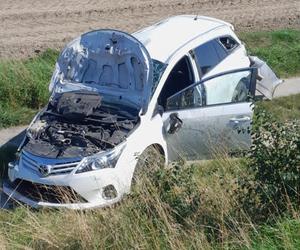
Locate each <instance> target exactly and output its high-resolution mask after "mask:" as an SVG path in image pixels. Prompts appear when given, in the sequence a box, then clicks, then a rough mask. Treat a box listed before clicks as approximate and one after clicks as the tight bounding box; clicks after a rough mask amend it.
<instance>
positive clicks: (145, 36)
mask: <svg viewBox="0 0 300 250" xmlns="http://www.w3.org/2000/svg"><path fill="white" fill-rule="evenodd" d="M221 26H227V27H230V28H232V29H233V26H232V25H231V24H229V23H226V22H224V21H221V20H218V19H215V18H210V17H206V16H195V15H193V16H192V15H181V16H174V17H170V18H168V19H165V20H162V21H160V22H158V23H156V24H154V25H152V26H149V27H146V28H144V29H142V30H139V31H137V32H135V33H133V34H132V35H133V36H134V37H136V38H137V39H138V40H139V41H140V42H142V43H143V44H144V46H145V47H146V49H147V50H148V52H149V54H150V56H151V58H152V59H156V60H159V61H161V62H163V63H165V62H166V61H167V60H168V58H169V57H170V56H171V55H172V54H174V53H175V52H176V51H177V50H178V49H179V48H181V47H182V46H184V45H185V44H187V43H188V42H190V41H191V40H193V39H195V38H197V37H199V36H202V35H204V34H206V33H207V32H209V31H212V30H214V29H216V28H219V27H221Z"/></svg>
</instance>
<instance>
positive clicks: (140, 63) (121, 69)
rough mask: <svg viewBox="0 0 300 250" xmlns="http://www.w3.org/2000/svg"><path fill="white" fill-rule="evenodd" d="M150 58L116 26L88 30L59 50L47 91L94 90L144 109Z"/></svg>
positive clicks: (147, 96)
mask: <svg viewBox="0 0 300 250" xmlns="http://www.w3.org/2000/svg"><path fill="white" fill-rule="evenodd" d="M152 77H153V72H152V61H151V58H150V56H149V54H148V52H147V50H146V49H145V47H144V46H143V44H142V43H141V42H139V41H138V40H137V39H136V38H134V37H132V36H131V35H129V34H127V33H124V32H121V31H116V30H97V31H92V32H88V33H86V34H83V35H81V36H80V37H78V38H76V39H75V40H73V41H72V42H71V43H69V44H68V45H67V46H66V48H65V49H64V50H63V51H62V53H61V54H60V56H59V58H58V60H57V63H56V69H55V72H54V74H53V76H52V79H51V83H50V86H49V90H50V92H52V91H55V92H60V93H61V92H67V91H73V90H80V89H84V90H89V91H97V92H99V93H100V94H102V95H103V96H105V95H107V96H112V99H114V100H119V101H120V102H122V103H130V104H131V105H133V106H135V107H137V108H139V109H142V113H145V112H146V110H147V106H148V102H149V99H150V92H151V87H152V82H153V81H152Z"/></svg>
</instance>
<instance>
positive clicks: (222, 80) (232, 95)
mask: <svg viewBox="0 0 300 250" xmlns="http://www.w3.org/2000/svg"><path fill="white" fill-rule="evenodd" d="M250 83H251V71H250V70H247V71H241V72H235V73H232V74H226V75H222V76H219V77H215V78H213V79H210V80H208V81H205V82H204V83H203V86H204V89H205V96H206V99H205V101H206V105H216V104H223V103H233V102H243V101H246V100H247V99H248V95H249V90H250Z"/></svg>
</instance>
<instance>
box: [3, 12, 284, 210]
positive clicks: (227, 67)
mask: <svg viewBox="0 0 300 250" xmlns="http://www.w3.org/2000/svg"><path fill="white" fill-rule="evenodd" d="M258 68H259V69H258ZM258 71H259V72H260V76H258V74H257V72H258ZM279 83H280V80H279V79H277V78H276V76H275V75H274V73H273V72H272V71H271V70H270V68H269V67H268V66H267V65H266V64H265V63H264V62H263V61H261V60H259V59H258V58H254V57H253V58H250V57H248V56H247V53H246V50H245V47H244V45H243V44H242V43H241V41H240V40H239V38H238V37H237V36H236V35H235V33H234V29H233V26H232V25H230V24H228V23H226V22H223V21H220V20H217V19H213V18H209V17H203V16H196V17H195V16H176V17H171V18H169V19H166V20H163V21H161V22H159V23H157V24H155V25H153V26H150V27H148V28H145V29H143V30H141V31H138V32H136V33H134V34H132V35H129V34H127V33H124V32H121V31H116V30H110V29H106V30H96V31H92V32H88V33H86V34H83V35H81V36H80V37H78V38H77V39H75V40H74V41H72V42H71V43H70V44H68V45H67V46H66V48H65V49H64V50H63V51H62V53H61V54H60V56H59V59H58V61H57V64H56V69H55V72H54V74H53V77H52V79H51V83H50V86H49V90H50V93H51V97H50V100H49V103H48V105H47V106H46V107H45V108H44V109H43V110H42V111H41V112H39V113H38V115H37V116H36V117H35V118H34V120H33V121H32V123H31V124H30V126H29V127H28V129H27V134H26V137H25V138H24V141H23V142H22V144H21V145H20V147H19V157H18V159H17V160H16V161H15V162H12V163H10V164H9V168H8V175H9V181H7V182H5V183H4V186H3V191H4V192H5V193H6V194H7V195H8V196H9V197H10V198H12V199H15V200H18V201H21V202H24V203H26V204H28V205H30V206H33V207H40V206H44V207H67V208H72V209H85V208H94V207H102V206H107V205H110V204H113V203H115V202H117V201H119V200H120V199H121V198H122V197H123V196H124V194H126V193H129V192H130V189H131V184H132V179H133V176H134V173H135V167H136V165H137V162H138V159H139V157H138V156H141V155H143V152H145V151H147V150H148V149H149V148H155V149H156V150H158V151H159V153H160V154H162V155H163V156H164V159H165V162H166V163H167V162H168V161H174V160H176V159H178V157H184V158H185V159H187V160H194V159H203V158H207V157H211V156H212V154H213V153H214V152H215V151H216V150H219V148H220V147H221V148H226V150H228V151H234V150H236V149H239V148H241V147H242V148H243V147H248V146H249V145H250V135H249V133H247V131H249V130H250V122H251V116H252V106H251V101H250V99H249V96H251V95H252V96H254V94H255V91H259V92H260V93H262V94H264V95H265V96H267V97H268V98H270V97H271V96H272V91H273V90H274V88H275V87H276V85H278V84H279ZM241 132H242V133H241ZM243 132H246V133H243ZM142 171H143V170H142ZM145 171H146V169H145ZM60 190H63V193H72V194H73V195H75V196H76V199H72V200H70V201H67V202H66V201H65V200H62V199H60V196H61V194H60Z"/></svg>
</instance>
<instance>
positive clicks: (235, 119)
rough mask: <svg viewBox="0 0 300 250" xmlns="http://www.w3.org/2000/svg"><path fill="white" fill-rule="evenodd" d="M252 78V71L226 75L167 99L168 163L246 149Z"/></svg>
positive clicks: (249, 120)
mask: <svg viewBox="0 0 300 250" xmlns="http://www.w3.org/2000/svg"><path fill="white" fill-rule="evenodd" d="M256 76H257V70H256V69H255V68H244V69H238V70H234V71H228V72H225V73H221V74H218V75H215V76H212V77H209V78H207V79H205V80H203V81H201V82H199V83H196V84H193V85H191V86H189V87H187V88H185V89H184V90H182V91H180V92H178V93H176V94H174V95H173V96H171V97H169V98H168V100H167V104H166V111H165V112H164V113H163V120H164V132H165V139H166V142H167V147H168V154H169V158H170V160H171V161H172V160H177V159H178V158H184V159H187V160H196V159H205V158H211V157H212V156H213V155H214V154H216V153H219V152H220V151H226V152H227V151H233V150H238V149H245V148H247V147H249V145H250V142H251V140H250V139H251V138H250V134H249V133H248V132H249V130H250V123H251V117H252V105H251V101H250V99H249V96H250V95H253V94H254V92H255V83H256Z"/></svg>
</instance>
